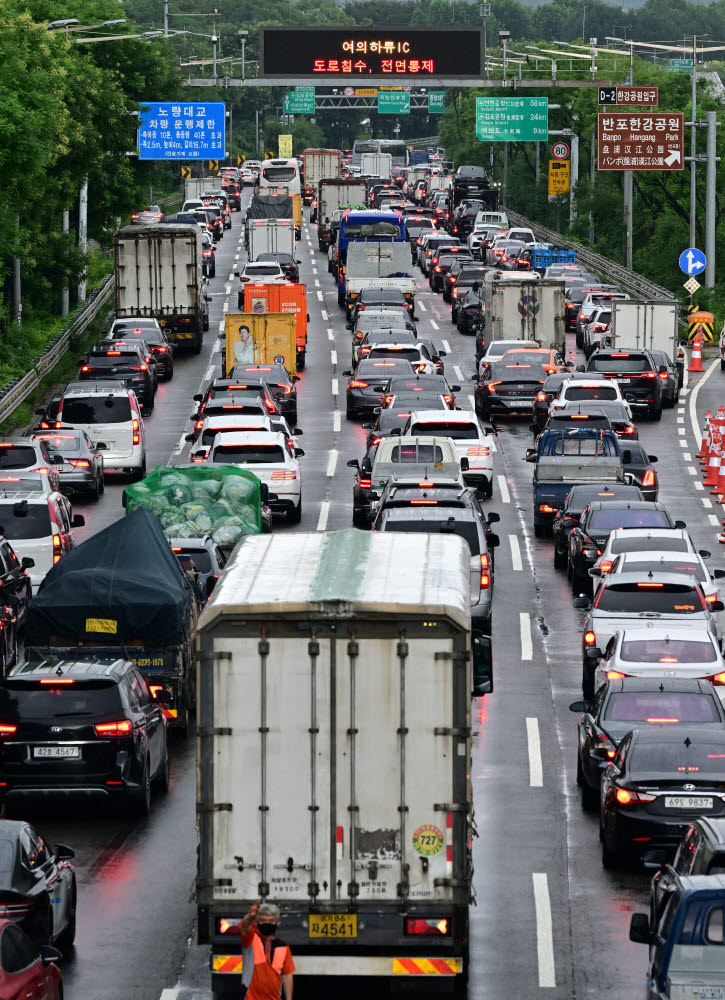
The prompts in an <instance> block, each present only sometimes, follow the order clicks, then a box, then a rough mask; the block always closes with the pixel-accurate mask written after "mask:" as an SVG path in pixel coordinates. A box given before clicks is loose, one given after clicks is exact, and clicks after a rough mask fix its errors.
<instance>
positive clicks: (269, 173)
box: [262, 167, 297, 184]
mask: <svg viewBox="0 0 725 1000" xmlns="http://www.w3.org/2000/svg"><path fill="white" fill-rule="evenodd" d="M262 176H263V177H264V179H265V180H267V181H274V182H275V183H276V184H284V182H285V181H293V180H294V179H295V177H296V176H297V170H296V169H295V168H294V167H265V168H264V169H263V170H262Z"/></svg>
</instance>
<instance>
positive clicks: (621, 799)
mask: <svg viewBox="0 0 725 1000" xmlns="http://www.w3.org/2000/svg"><path fill="white" fill-rule="evenodd" d="M656 798H657V796H656V795H648V794H647V792H633V791H630V789H628V788H618V789H617V802H618V803H619V805H620V806H631V805H638V804H640V803H642V802H654V800H655V799H656Z"/></svg>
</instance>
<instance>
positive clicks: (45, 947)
mask: <svg viewBox="0 0 725 1000" xmlns="http://www.w3.org/2000/svg"><path fill="white" fill-rule="evenodd" d="M62 957H63V956H62V955H61V953H60V952H59V951H58V949H57V948H53V947H52V945H49V944H42V945H41V946H40V961H41V962H42V963H43V965H50V963H51V962H60V960H61V958H62Z"/></svg>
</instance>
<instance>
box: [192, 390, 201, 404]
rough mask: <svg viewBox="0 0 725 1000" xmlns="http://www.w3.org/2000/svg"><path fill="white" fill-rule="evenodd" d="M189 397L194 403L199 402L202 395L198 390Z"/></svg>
mask: <svg viewBox="0 0 725 1000" xmlns="http://www.w3.org/2000/svg"><path fill="white" fill-rule="evenodd" d="M191 398H192V399H193V400H194V402H195V403H200V402H201V401H202V399H203V398H204V397H203V396H202V394H201V393H200V392H197V394H196V395H195V396H192V397H191Z"/></svg>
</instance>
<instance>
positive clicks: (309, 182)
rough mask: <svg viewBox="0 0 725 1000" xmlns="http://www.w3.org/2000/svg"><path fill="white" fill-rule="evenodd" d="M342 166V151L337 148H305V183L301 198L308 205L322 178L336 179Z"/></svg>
mask: <svg viewBox="0 0 725 1000" xmlns="http://www.w3.org/2000/svg"><path fill="white" fill-rule="evenodd" d="M341 168H342V153H341V152H340V150H339V149H306V150H305V183H304V187H303V189H302V200H303V201H304V203H305V205H309V204H310V202H311V201H312V199H313V198H314V196H315V192H316V191H317V185H318V184H319V183H320V181H322V180H336V179H337V178H339V176H340V170H341Z"/></svg>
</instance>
